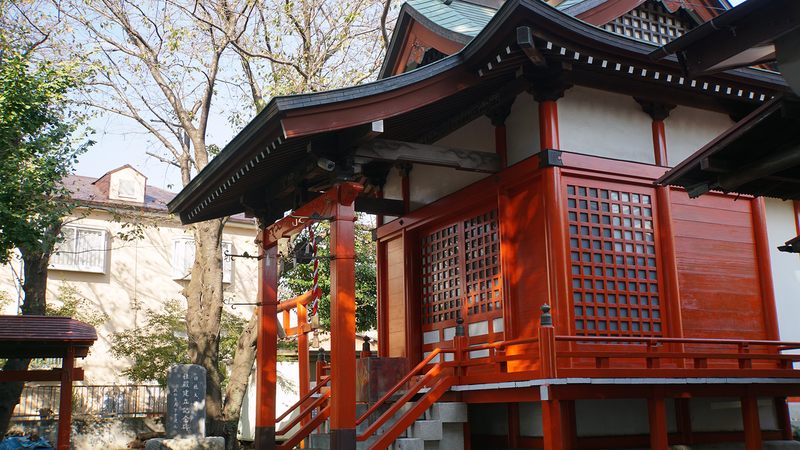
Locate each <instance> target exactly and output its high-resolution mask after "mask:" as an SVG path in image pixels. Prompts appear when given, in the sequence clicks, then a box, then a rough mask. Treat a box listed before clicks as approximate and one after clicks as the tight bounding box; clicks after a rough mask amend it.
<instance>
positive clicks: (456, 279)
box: [421, 223, 463, 325]
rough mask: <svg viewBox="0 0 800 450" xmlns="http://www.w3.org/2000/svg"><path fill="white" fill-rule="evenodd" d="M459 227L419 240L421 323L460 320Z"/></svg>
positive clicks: (461, 300) (448, 228)
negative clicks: (420, 249) (420, 248)
mask: <svg viewBox="0 0 800 450" xmlns="http://www.w3.org/2000/svg"><path fill="white" fill-rule="evenodd" d="M458 230H459V224H458V223H455V224H451V225H448V226H447V227H445V228H442V229H440V230H437V231H436V232H433V233H431V234H429V235H428V236H425V237H424V238H422V242H421V244H422V324H423V325H431V324H436V323H439V322H444V321H450V320H455V319H457V318H459V317H461V306H462V303H463V298H462V295H461V255H460V247H461V246H460V244H459V242H460V239H459V233H458Z"/></svg>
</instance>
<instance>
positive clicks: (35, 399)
mask: <svg viewBox="0 0 800 450" xmlns="http://www.w3.org/2000/svg"><path fill="white" fill-rule="evenodd" d="M60 393H61V388H60V386H26V387H25V389H24V390H23V391H22V395H21V396H20V402H19V404H18V405H17V407H16V409H14V415H13V417H14V418H15V419H21V420H26V419H27V420H34V419H55V418H58V405H59V401H60V397H59V396H60ZM166 410H167V397H166V390H165V389H164V388H162V387H161V386H148V385H105V386H77V385H76V386H73V388H72V415H73V417H86V416H94V417H143V416H153V415H164V414H166Z"/></svg>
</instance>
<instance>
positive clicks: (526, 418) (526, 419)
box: [519, 402, 544, 437]
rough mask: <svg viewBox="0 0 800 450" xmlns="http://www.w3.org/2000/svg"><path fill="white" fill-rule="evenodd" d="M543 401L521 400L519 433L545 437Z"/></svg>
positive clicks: (527, 435)
mask: <svg viewBox="0 0 800 450" xmlns="http://www.w3.org/2000/svg"><path fill="white" fill-rule="evenodd" d="M542 424H543V422H542V402H520V404H519V434H520V436H526V437H543V436H544V426H543V425H542Z"/></svg>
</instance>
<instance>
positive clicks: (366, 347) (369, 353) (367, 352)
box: [361, 336, 372, 358]
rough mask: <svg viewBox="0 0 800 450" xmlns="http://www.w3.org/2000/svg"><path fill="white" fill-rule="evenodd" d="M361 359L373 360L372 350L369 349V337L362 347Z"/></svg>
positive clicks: (365, 337)
mask: <svg viewBox="0 0 800 450" xmlns="http://www.w3.org/2000/svg"><path fill="white" fill-rule="evenodd" d="M361 357H362V358H371V357H372V350H370V348H369V336H364V343H363V344H362V345H361Z"/></svg>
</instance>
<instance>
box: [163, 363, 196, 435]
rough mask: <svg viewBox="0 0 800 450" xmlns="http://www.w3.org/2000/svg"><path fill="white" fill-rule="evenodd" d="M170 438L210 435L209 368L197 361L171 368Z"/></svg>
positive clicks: (168, 397) (168, 417)
mask: <svg viewBox="0 0 800 450" xmlns="http://www.w3.org/2000/svg"><path fill="white" fill-rule="evenodd" d="M167 388H168V389H169V391H168V393H167V423H166V424H165V427H164V428H166V432H167V439H185V438H197V437H205V436H206V369H205V368H204V367H202V366H198V365H196V364H181V365H176V366H172V367H170V368H169V372H167Z"/></svg>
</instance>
